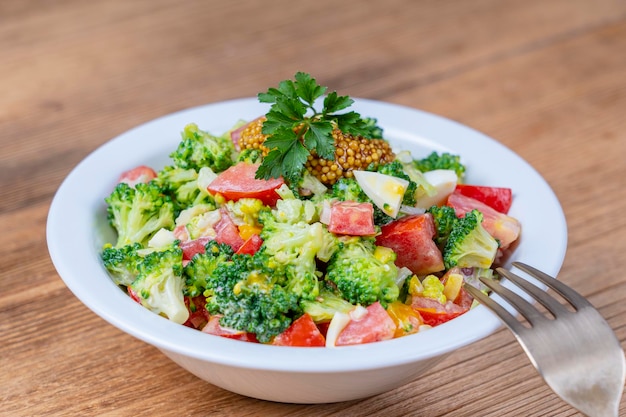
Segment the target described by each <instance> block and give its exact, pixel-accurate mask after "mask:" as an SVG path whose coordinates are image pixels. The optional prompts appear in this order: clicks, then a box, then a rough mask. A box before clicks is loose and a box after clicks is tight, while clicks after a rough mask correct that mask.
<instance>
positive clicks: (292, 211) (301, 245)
mask: <svg viewBox="0 0 626 417" xmlns="http://www.w3.org/2000/svg"><path fill="white" fill-rule="evenodd" d="M279 203H280V204H277V206H276V209H274V210H272V211H263V212H261V213H260V215H259V220H260V222H261V223H262V224H263V230H262V231H261V238H262V239H263V246H262V250H263V251H264V253H265V254H267V256H268V257H269V263H270V266H271V267H272V268H276V269H278V270H280V271H281V273H282V274H284V275H285V277H286V282H285V288H287V289H288V290H289V291H291V292H293V293H295V294H296V295H297V296H298V297H299V298H302V299H314V298H315V297H317V295H318V294H319V280H318V276H317V259H321V258H324V259H325V260H328V258H329V257H330V256H331V254H332V248H337V247H338V244H336V243H335V244H333V241H334V239H335V238H334V236H332V234H331V233H330V232H328V230H327V229H326V228H325V227H324V226H323V225H322V224H321V223H319V222H313V223H311V224H309V221H311V220H312V218H311V217H309V216H307V214H306V209H305V207H304V206H306V204H307V203H310V202H308V201H302V200H297V199H294V200H280V201H279ZM322 251H323V255H322V256H321V258H320V256H318V254H319V253H320V252H322Z"/></svg>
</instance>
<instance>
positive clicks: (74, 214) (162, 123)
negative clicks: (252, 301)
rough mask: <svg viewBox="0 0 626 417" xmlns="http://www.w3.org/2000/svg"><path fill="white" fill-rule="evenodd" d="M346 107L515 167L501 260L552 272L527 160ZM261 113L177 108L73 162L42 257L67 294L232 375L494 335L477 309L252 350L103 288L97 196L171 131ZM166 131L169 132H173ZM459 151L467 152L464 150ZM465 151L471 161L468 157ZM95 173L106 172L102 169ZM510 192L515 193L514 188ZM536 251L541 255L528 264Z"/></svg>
mask: <svg viewBox="0 0 626 417" xmlns="http://www.w3.org/2000/svg"><path fill="white" fill-rule="evenodd" d="M353 107H354V109H355V111H358V112H360V113H361V114H363V115H367V116H372V117H375V118H377V120H378V122H379V124H380V125H381V126H382V127H383V129H385V132H387V135H386V137H388V138H389V139H390V140H391V142H392V145H396V144H401V146H408V147H415V146H417V147H418V148H420V147H421V148H423V149H431V150H439V151H452V152H456V153H459V154H460V155H461V158H462V159H465V158H466V157H469V159H470V161H474V160H476V161H481V163H484V159H485V157H484V156H481V152H482V153H484V152H486V150H485V149H488V151H489V152H490V153H491V154H492V155H493V154H496V155H498V156H499V157H501V158H502V159H501V160H500V159H497V158H496V160H491V161H490V163H491V164H492V165H493V166H495V167H496V168H494V169H496V170H497V169H500V170H502V169H505V170H506V169H515V170H518V171H519V174H520V175H523V176H524V178H518V177H511V178H509V179H513V182H515V183H516V184H518V186H519V185H520V184H521V186H522V188H524V187H525V186H524V185H523V184H524V183H523V182H520V181H522V180H523V181H525V182H526V183H532V184H533V190H532V191H533V192H532V193H531V194H533V195H532V196H531V195H527V191H529V190H526V188H524V193H523V194H521V197H520V196H519V195H518V196H516V199H515V200H514V203H513V207H512V211H511V215H513V216H514V217H520V216H516V215H515V213H516V208H517V207H516V203H517V202H518V201H517V199H518V198H522V199H523V201H524V202H525V203H526V200H528V199H530V202H529V203H526V205H525V206H524V207H522V208H520V210H521V209H523V210H524V213H521V212H520V213H519V214H524V215H523V216H521V217H522V230H523V231H522V241H521V242H520V245H519V247H518V248H517V249H516V250H515V252H514V253H513V256H512V257H511V259H510V260H509V262H510V261H511V260H521V261H524V262H526V263H530V264H533V265H535V266H536V267H538V268H540V269H542V270H544V271H545V272H547V273H548V274H551V275H553V276H556V275H557V274H558V272H559V270H560V268H561V265H562V263H563V260H564V257H565V252H566V249H567V225H566V221H565V215H564V213H563V210H562V208H561V205H560V203H559V201H558V199H557V197H556V195H555V194H554V192H553V191H552V189H551V188H550V186H549V185H548V183H547V182H546V181H545V179H544V178H543V177H541V175H540V174H539V173H538V172H537V171H536V170H535V169H534V168H533V167H531V166H530V165H529V164H528V163H527V162H526V161H525V160H523V159H522V158H521V157H520V156H518V155H517V154H516V153H514V152H513V151H511V150H510V149H508V148H507V147H505V146H504V145H503V144H501V143H499V142H497V141H496V140H494V139H492V138H490V137H488V136H486V135H485V134H483V133H481V132H478V131H477V130H474V129H472V128H470V127H468V126H465V125H462V124H460V123H457V122H455V121H452V120H450V119H447V118H444V117H442V116H438V115H434V114H432V113H428V112H425V111H422V110H417V109H413V108H410V107H406V106H402V105H398V104H392V103H386V102H380V101H375V100H369V99H360V98H355V104H354V106H353ZM266 110H267V107H266V106H265V105H263V104H260V103H259V102H258V100H257V99H256V98H241V99H233V100H228V101H222V102H216V103H211V104H207V105H202V106H197V107H192V108H189V109H184V110H181V111H178V112H175V113H171V114H168V115H165V116H162V117H159V118H156V119H154V120H151V121H148V122H146V123H143V124H141V125H139V126H137V127H134V128H132V129H130V130H128V131H126V132H124V133H122V134H120V135H118V136H116V137H115V138H113V139H111V140H109V141H108V142H106V143H104V144H102V145H101V146H99V147H98V148H97V149H95V150H94V151H93V152H91V153H90V154H89V155H88V156H87V157H85V158H84V159H83V160H82V161H81V162H80V163H78V164H77V165H76V166H75V167H74V168H73V169H72V170H71V172H70V173H69V174H68V176H67V177H66V178H65V179H64V180H63V182H62V183H61V185H60V187H59V189H58V190H57V192H56V194H55V196H54V198H53V200H52V203H51V205H50V209H49V213H48V218H47V224H46V238H47V244H48V250H49V253H50V257H51V259H52V262H53V264H54V266H55V268H56V269H57V272H58V274H59V276H60V277H61V279H62V280H63V281H64V283H65V284H66V286H67V287H68V288H69V289H70V291H71V292H72V293H73V294H74V295H75V296H76V297H77V298H78V299H79V300H80V301H81V302H82V303H83V304H85V305H86V306H87V307H88V308H89V309H90V310H91V311H93V312H94V313H95V314H97V315H98V316H100V317H101V318H103V319H104V320H105V321H107V322H109V323H110V324H112V325H113V326H115V327H117V328H118V329H120V330H122V331H124V332H126V333H128V334H130V335H132V336H134V337H135V338H138V339H140V340H142V341H144V342H146V343H148V344H151V345H154V346H155V347H157V348H159V349H162V350H166V351H168V352H174V353H176V354H179V355H184V356H188V357H192V358H195V359H200V360H203V361H207V362H212V363H219V364H222V365H228V366H232V367H236V368H247V369H257V370H273V371H281V372H312V373H320V372H324V373H328V372H330V373H339V372H346V371H357V370H372V369H379V368H386V367H390V366H400V365H406V364H410V363H412V362H415V361H418V360H422V359H428V358H432V357H436V356H440V355H443V354H446V353H449V352H451V351H453V350H455V349H457V348H460V347H462V346H465V345H468V344H470V343H473V342H475V341H478V340H480V339H482V338H484V337H486V336H488V335H490V334H492V333H493V332H494V331H495V330H497V329H498V328H499V327H500V326H501V323H500V321H499V319H497V318H496V317H495V316H494V315H493V314H492V313H491V312H489V311H488V310H487V309H486V308H485V307H483V306H477V307H476V308H474V309H472V310H471V311H469V312H467V313H466V314H464V315H462V316H460V317H457V318H455V319H454V320H452V321H450V322H448V323H445V324H442V325H440V326H437V327H435V328H432V329H430V330H428V331H426V332H421V333H419V334H415V335H410V336H405V337H402V338H398V339H392V340H389V341H384V342H376V343H370V344H364V345H355V346H345V347H336V348H306V350H304V351H303V350H302V349H303V348H297V347H282V346H272V345H263V344H254V343H247V342H241V341H237V340H231V339H228V338H223V337H218V336H212V335H207V334H205V333H202V332H200V331H198V330H194V329H191V328H187V327H185V326H182V325H179V324H176V323H173V322H170V321H169V320H167V319H165V318H162V317H160V316H158V315H156V314H154V313H152V312H150V311H148V310H147V309H145V308H143V307H141V306H140V305H138V304H137V303H135V302H133V301H132V300H131V299H130V298H129V297H128V296H127V295H126V294H124V292H123V291H121V290H120V289H119V288H118V287H117V286H116V285H115V284H114V283H113V282H112V281H111V279H110V278H109V276H108V274H107V273H106V270H105V269H104V268H103V266H102V264H101V262H100V259H99V255H98V249H99V247H101V245H100V246H98V244H97V242H98V240H99V239H100V237H99V236H100V234H99V232H101V230H100V229H98V228H97V217H98V214H100V215H102V213H103V211H102V210H103V207H104V197H105V196H106V195H107V194H106V192H105V193H103V190H106V189H107V187H109V188H112V186H113V185H114V183H115V180H116V179H117V175H119V173H120V172H122V171H123V170H124V169H128V168H132V166H133V164H132V163H131V161H134V162H139V163H145V161H151V160H157V159H158V158H163V155H162V153H163V151H164V150H169V151H171V150H173V149H174V147H175V146H176V144H177V143H178V141H179V136H178V132H180V130H182V128H183V127H184V125H185V124H186V123H190V122H195V123H197V124H198V125H199V126H200V127H201V128H203V129H205V130H208V131H210V132H212V133H216V134H219V133H221V132H226V131H227V130H229V129H230V128H231V127H232V126H233V125H234V124H235V122H237V121H238V120H241V119H244V120H251V119H253V118H254V117H257V116H258V115H259V114H262V113H265V112H266ZM207 116H210V120H206V119H209V117H207ZM206 124H209V125H210V126H205V125H206ZM173 131H176V135H172V132H173ZM145 138H151V140H152V144H155V143H157V144H158V146H155V148H151V149H150V150H149V151H146V152H145V153H144V152H143V151H144V150H145V149H143V148H142V146H144V145H143V143H144V142H142V140H144V141H145ZM468 146H469V147H471V149H470V148H467V147H468ZM456 149H459V150H458V151H455V150H456ZM461 149H463V150H461ZM466 150H467V153H464V152H465V151H466ZM468 153H469V154H471V155H469V156H468ZM168 154H169V152H168ZM151 158H152V159H151ZM481 158H482V159H481ZM139 163H135V164H134V165H139ZM103 168H106V169H105V170H104V171H103ZM492 168H493V167H492ZM472 169H477V167H476V166H474V167H472V166H470V167H469V170H470V172H469V173H468V176H469V178H472V176H473V174H472V172H471V170H472ZM481 176H482V177H481ZM474 177H475V178H476V182H477V183H478V182H480V183H481V184H485V183H487V184H485V185H489V184H488V183H489V182H490V181H495V180H496V178H490V176H489V175H485V173H481V175H475V176H474ZM505 177H506V175H505ZM505 186H506V185H505ZM513 190H514V192H516V188H513ZM517 191H519V189H517ZM538 201H541V203H542V206H541V208H540V209H539V207H536V203H537V202H538ZM531 203H533V204H531ZM527 212H529V213H527ZM537 215H543V216H546V217H544V221H543V223H542V224H541V225H534V224H533V223H530V224H528V225H527V224H525V222H524V221H523V219H524V218H528V217H531V218H532V221H533V222H535V221H540V220H541V218H539V219H538V218H533V217H534V216H537ZM529 226H531V227H530V230H531V231H534V230H535V229H537V230H536V231H537V232H538V231H542V232H545V231H547V232H551V233H547V234H545V235H544V236H543V240H542V242H539V243H538V244H540V245H541V249H533V248H532V247H531V246H529V245H530V243H529V242H525V241H524V239H525V238H526V239H529V238H532V237H533V236H532V235H531V236H530V237H527V235H526V234H525V233H526V232H527V230H528V229H529ZM546 228H547V230H545V229H546ZM540 229H541V230H540ZM535 234H536V233H535ZM68 237H71V238H68ZM535 237H536V236H535ZM534 244H535V241H533V245H534ZM537 254H541V256H538V257H536V258H533V256H537ZM529 257H531V258H533V259H528V258H529ZM513 289H514V288H513ZM514 290H515V289H514ZM303 352H307V355H308V356H306V357H304V358H306V359H303V356H302V355H303Z"/></svg>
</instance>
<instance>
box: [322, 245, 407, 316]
mask: <svg viewBox="0 0 626 417" xmlns="http://www.w3.org/2000/svg"><path fill="white" fill-rule="evenodd" d="M376 249H377V247H376V245H375V243H374V241H373V239H371V238H356V237H352V238H349V239H346V240H344V241H343V242H342V247H341V248H340V249H339V250H338V251H337V252H336V253H335V254H334V255H333V257H332V258H331V259H330V261H329V263H328V266H327V269H326V279H327V280H329V281H331V282H333V283H334V284H335V285H336V286H337V289H338V290H339V292H340V293H341V294H342V296H343V298H345V299H346V300H348V301H349V302H350V303H352V304H361V305H363V306H368V305H370V304H372V303H374V302H376V301H380V303H381V304H383V306H385V305H387V304H388V303H390V302H392V301H395V300H396V299H397V298H398V296H399V294H400V289H399V288H398V285H397V284H396V278H397V276H398V268H397V267H396V265H395V264H394V261H395V253H393V252H391V250H388V251H378V252H377V251H376ZM379 252H384V253H385V256H379ZM389 252H391V254H392V256H387V255H389Z"/></svg>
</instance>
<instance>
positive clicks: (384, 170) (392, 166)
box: [376, 160, 417, 206]
mask: <svg viewBox="0 0 626 417" xmlns="http://www.w3.org/2000/svg"><path fill="white" fill-rule="evenodd" d="M376 170H377V171H378V172H380V173H381V174H385V175H390V176H392V177H396V178H402V179H404V180H407V181H408V182H409V185H408V186H407V188H406V191H405V192H404V197H403V198H402V204H404V205H407V206H415V204H416V203H417V200H416V191H417V183H415V181H413V180H412V179H411V177H410V176H409V175H407V174H406V173H405V172H404V167H403V166H402V163H401V162H400V161H398V160H396V161H392V162H389V163H387V164H382V165H379V166H378V168H377V169H376Z"/></svg>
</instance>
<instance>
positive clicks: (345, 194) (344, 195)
mask: <svg viewBox="0 0 626 417" xmlns="http://www.w3.org/2000/svg"><path fill="white" fill-rule="evenodd" d="M327 197H328V198H335V199H337V200H340V201H356V202H358V203H364V202H371V201H370V199H369V198H368V197H367V195H365V193H364V192H363V189H362V188H361V186H360V185H359V183H358V182H357V180H355V179H354V178H353V177H350V178H346V177H342V178H340V179H339V180H337V182H336V183H334V184H333V187H332V188H331V190H330V192H329V193H328V194H327Z"/></svg>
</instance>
